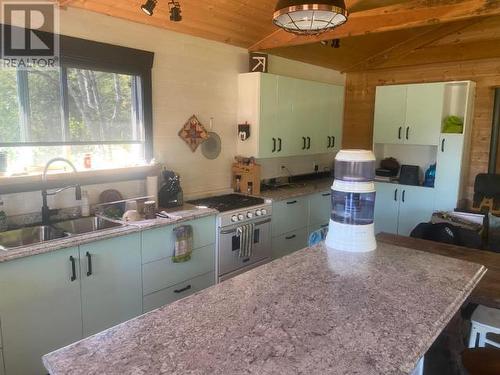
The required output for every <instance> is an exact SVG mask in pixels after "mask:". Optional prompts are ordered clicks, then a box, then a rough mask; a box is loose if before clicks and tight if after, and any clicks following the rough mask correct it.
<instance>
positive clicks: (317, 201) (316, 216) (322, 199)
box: [309, 191, 332, 225]
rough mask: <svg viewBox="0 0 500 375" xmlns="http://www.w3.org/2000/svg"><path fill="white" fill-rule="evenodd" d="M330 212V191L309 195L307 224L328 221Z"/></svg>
mask: <svg viewBox="0 0 500 375" xmlns="http://www.w3.org/2000/svg"><path fill="white" fill-rule="evenodd" d="M331 212H332V193H331V192H330V191H324V192H321V193H317V194H313V195H311V196H309V225H315V224H324V223H328V222H329V221H330V215H331Z"/></svg>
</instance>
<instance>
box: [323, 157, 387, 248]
mask: <svg viewBox="0 0 500 375" xmlns="http://www.w3.org/2000/svg"><path fill="white" fill-rule="evenodd" d="M374 179H375V155H374V154H373V152H371V151H368V150H341V151H339V153H338V154H337V156H336V157H335V180H334V181H333V185H332V214H331V217H330V225H329V229H328V235H327V237H326V241H325V244H326V246H327V247H328V248H330V249H334V250H341V251H350V252H369V251H373V250H375V249H376V247H377V242H376V241H375V226H374V224H373V215H374V209H375V184H374V183H373V181H374Z"/></svg>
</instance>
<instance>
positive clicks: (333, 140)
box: [332, 136, 335, 148]
mask: <svg viewBox="0 0 500 375" xmlns="http://www.w3.org/2000/svg"><path fill="white" fill-rule="evenodd" d="M334 147H335V136H333V137H332V148H334Z"/></svg>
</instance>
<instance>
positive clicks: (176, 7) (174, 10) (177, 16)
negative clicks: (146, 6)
mask: <svg viewBox="0 0 500 375" xmlns="http://www.w3.org/2000/svg"><path fill="white" fill-rule="evenodd" d="M168 8H169V10H170V21H173V22H180V21H182V14H181V12H182V11H181V5H180V4H179V2H177V1H173V0H172V1H170V2H169V3H168Z"/></svg>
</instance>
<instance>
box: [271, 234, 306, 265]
mask: <svg viewBox="0 0 500 375" xmlns="http://www.w3.org/2000/svg"><path fill="white" fill-rule="evenodd" d="M307 234H308V233H307V228H301V229H298V230H296V231H292V232H289V233H285V234H283V235H281V236H278V237H274V238H273V240H272V258H273V259H278V258H281V257H283V256H285V255H288V254H291V253H293V252H294V251H297V250H300V249H303V248H304V247H307V237H308V236H307Z"/></svg>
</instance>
